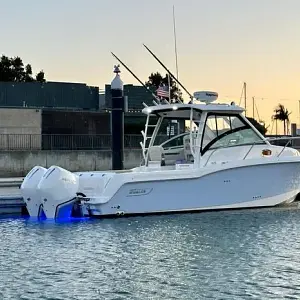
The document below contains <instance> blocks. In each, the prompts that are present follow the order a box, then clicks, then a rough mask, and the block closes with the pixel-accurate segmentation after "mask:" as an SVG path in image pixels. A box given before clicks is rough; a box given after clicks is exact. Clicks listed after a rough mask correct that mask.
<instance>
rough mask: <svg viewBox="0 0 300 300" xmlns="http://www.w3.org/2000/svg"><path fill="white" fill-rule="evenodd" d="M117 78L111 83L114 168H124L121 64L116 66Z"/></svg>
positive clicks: (123, 106)
mask: <svg viewBox="0 0 300 300" xmlns="http://www.w3.org/2000/svg"><path fill="white" fill-rule="evenodd" d="M114 73H116V76H115V78H114V79H113V81H112V83H111V96H112V102H111V103H112V111H111V134H112V169H113V170H123V169H124V108H125V105H124V94H123V82H122V80H121V78H120V75H119V73H120V70H119V66H115V70H114Z"/></svg>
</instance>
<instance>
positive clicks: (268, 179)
mask: <svg viewBox="0 0 300 300" xmlns="http://www.w3.org/2000/svg"><path fill="white" fill-rule="evenodd" d="M299 192H300V162H299V161H293V162H281V163H278V162H277V163H268V164H258V165H245V166H240V167H234V168H228V169H221V170H218V171H213V172H211V173H208V174H205V175H203V176H200V177H198V178H185V179H168V180H161V179H160V180H152V181H141V182H129V183H125V184H123V185H122V186H121V187H120V188H119V189H118V191H117V192H116V193H115V194H114V195H113V196H112V198H111V199H110V200H109V201H108V202H106V203H93V201H91V202H90V203H89V202H87V208H88V210H89V212H90V215H91V216H94V217H101V216H119V215H135V214H137V215H141V214H153V213H154V214H155V213H171V212H189V211H190V212H192V211H205V210H221V209H222V210H224V209H242V208H255V207H272V206H276V205H280V204H284V203H290V202H292V201H294V199H295V197H296V196H297V194H298V193H299Z"/></svg>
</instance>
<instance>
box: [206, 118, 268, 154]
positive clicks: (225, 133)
mask: <svg viewBox="0 0 300 300" xmlns="http://www.w3.org/2000/svg"><path fill="white" fill-rule="evenodd" d="M253 143H254V144H261V143H265V141H264V140H263V139H262V138H261V137H260V136H259V135H258V134H257V133H256V132H255V131H254V130H253V129H252V128H251V127H250V125H249V124H247V123H246V122H245V121H244V120H243V119H242V118H241V117H240V116H239V115H230V116H228V115H217V114H211V115H209V116H208V117H207V119H206V125H205V129H204V135H203V142H202V154H203V153H204V152H206V151H207V150H209V149H215V148H219V147H230V146H241V145H249V144H253Z"/></svg>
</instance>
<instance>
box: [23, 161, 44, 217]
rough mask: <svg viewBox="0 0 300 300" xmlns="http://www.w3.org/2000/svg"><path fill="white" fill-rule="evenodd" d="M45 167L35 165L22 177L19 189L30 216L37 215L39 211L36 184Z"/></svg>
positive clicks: (39, 199)
mask: <svg viewBox="0 0 300 300" xmlns="http://www.w3.org/2000/svg"><path fill="white" fill-rule="evenodd" d="M46 172H47V169H45V168H43V167H41V166H35V167H34V168H33V169H31V171H30V172H29V173H28V174H27V175H26V177H25V178H24V180H23V182H22V184H21V187H20V190H21V195H22V197H23V199H24V202H25V203H26V207H27V211H28V213H29V215H30V217H39V216H40V214H41V213H42V211H41V197H40V194H39V191H38V190H37V186H38V184H39V182H40V181H41V179H42V177H43V175H44V174H45V173H46Z"/></svg>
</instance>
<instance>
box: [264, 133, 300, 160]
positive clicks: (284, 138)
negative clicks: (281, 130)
mask: <svg viewBox="0 0 300 300" xmlns="http://www.w3.org/2000/svg"><path fill="white" fill-rule="evenodd" d="M298 139H300V136H287V137H279V138H267V140H268V141H280V140H284V141H285V140H288V141H287V143H286V144H285V145H284V147H283V148H282V149H281V151H280V152H279V154H278V155H277V157H279V156H280V155H281V154H282V153H283V151H284V150H285V148H286V147H287V146H288V144H289V143H291V142H292V140H298Z"/></svg>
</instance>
